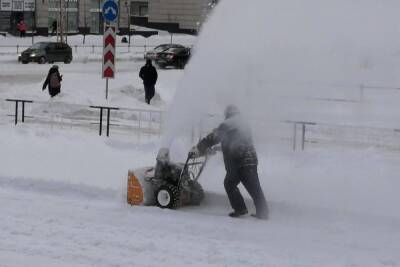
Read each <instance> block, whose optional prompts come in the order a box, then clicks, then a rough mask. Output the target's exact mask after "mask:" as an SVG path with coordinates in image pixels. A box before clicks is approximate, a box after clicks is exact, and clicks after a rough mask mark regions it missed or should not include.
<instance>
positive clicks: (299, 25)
mask: <svg viewBox="0 0 400 267" xmlns="http://www.w3.org/2000/svg"><path fill="white" fill-rule="evenodd" d="M398 10H400V2H399V1H397V0H388V1H382V0H328V1H320V0H294V1H293V0H253V1H251V3H247V2H246V3H244V2H243V1H241V0H229V1H224V0H223V1H220V3H219V4H218V5H217V7H216V8H215V9H214V10H213V12H212V14H211V15H210V18H209V20H208V21H207V22H206V23H205V24H204V26H203V29H202V31H201V34H200V36H199V38H198V41H197V43H196V45H195V47H194V49H193V50H194V51H193V55H192V58H191V59H190V62H189V64H188V65H187V67H186V69H185V75H184V78H183V80H182V81H181V82H180V84H179V87H178V89H177V92H176V95H175V98H174V101H173V103H172V104H171V108H170V111H169V116H168V122H167V127H166V132H165V135H164V137H163V141H162V143H163V146H166V147H169V146H170V145H171V144H172V142H173V141H174V139H176V137H179V136H182V135H187V134H190V133H189V132H188V131H182V129H183V128H185V127H188V125H192V124H193V123H198V121H199V120H200V118H201V117H202V116H204V114H209V113H212V114H222V113H223V110H224V108H225V106H226V105H228V104H236V105H237V106H238V107H239V108H240V109H241V111H242V113H244V114H245V115H246V116H247V117H248V118H249V120H250V121H251V122H252V126H253V132H254V133H255V134H256V136H258V137H261V136H265V135H266V134H267V133H268V131H269V130H268V129H270V128H271V125H272V124H273V123H276V122H281V121H284V120H322V121H324V120H326V119H327V118H328V117H329V116H328V115H330V109H335V106H332V105H319V106H318V112H317V111H316V110H317V109H315V106H313V105H310V104H309V102H307V101H306V100H307V99H308V98H310V97H319V96H321V95H325V94H329V95H331V96H332V95H333V96H334V97H335V96H336V97H337V96H341V97H342V96H344V97H348V98H352V97H356V94H357V90H356V88H357V86H359V84H369V83H372V84H398V82H399V76H398V75H396V74H395V73H394V71H393V70H392V72H390V70H389V72H388V70H387V69H385V68H384V65H385V64H382V63H388V62H389V63H390V62H392V61H393V60H394V57H399V53H400V52H399V49H398V48H399V47H400V41H399V36H400V30H399V29H400V21H399V20H398ZM386 65H387V64H386ZM346 112H348V113H349V114H351V113H354V112H356V111H355V110H351V109H350V110H348V111H346ZM332 114H334V113H332ZM260 122H262V123H260Z"/></svg>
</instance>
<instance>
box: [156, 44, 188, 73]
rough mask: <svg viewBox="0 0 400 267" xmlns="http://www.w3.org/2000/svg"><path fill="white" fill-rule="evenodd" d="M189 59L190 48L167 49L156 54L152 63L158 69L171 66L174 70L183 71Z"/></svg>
mask: <svg viewBox="0 0 400 267" xmlns="http://www.w3.org/2000/svg"><path fill="white" fill-rule="evenodd" d="M189 58H190V48H188V47H183V48H176V47H173V48H169V49H167V50H164V51H163V52H160V53H158V54H157V58H156V59H154V62H155V63H156V64H157V65H158V66H159V67H160V68H165V67H167V66H173V67H175V68H179V69H183V68H184V67H185V65H186V63H187V62H188V61H189Z"/></svg>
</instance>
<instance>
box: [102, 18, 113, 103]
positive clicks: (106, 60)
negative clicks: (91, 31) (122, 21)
mask: <svg viewBox="0 0 400 267" xmlns="http://www.w3.org/2000/svg"><path fill="white" fill-rule="evenodd" d="M115 29H116V27H115V26H111V25H107V24H106V25H105V26H104V38H103V43H104V49H103V71H102V73H103V78H105V79H106V99H108V79H114V77H115V40H116V36H115Z"/></svg>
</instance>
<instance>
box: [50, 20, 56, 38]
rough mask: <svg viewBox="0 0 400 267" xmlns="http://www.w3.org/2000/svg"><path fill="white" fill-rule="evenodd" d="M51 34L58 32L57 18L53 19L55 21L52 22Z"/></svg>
mask: <svg viewBox="0 0 400 267" xmlns="http://www.w3.org/2000/svg"><path fill="white" fill-rule="evenodd" d="M51 34H52V35H54V34H57V20H53V23H52V24H51Z"/></svg>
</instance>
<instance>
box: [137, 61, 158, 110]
mask: <svg viewBox="0 0 400 267" xmlns="http://www.w3.org/2000/svg"><path fill="white" fill-rule="evenodd" d="M139 77H140V78H142V80H143V85H144V92H145V98H146V103H147V104H149V105H150V100H151V99H152V98H153V96H154V94H155V88H154V86H155V85H156V82H157V78H158V74H157V70H156V68H155V67H154V66H153V65H152V64H151V60H150V59H148V60H147V61H146V65H144V66H143V67H142V68H141V69H140V72H139Z"/></svg>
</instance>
